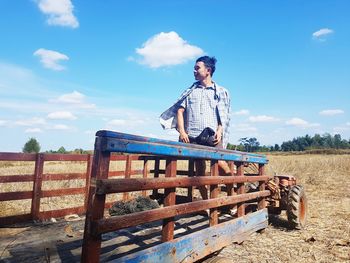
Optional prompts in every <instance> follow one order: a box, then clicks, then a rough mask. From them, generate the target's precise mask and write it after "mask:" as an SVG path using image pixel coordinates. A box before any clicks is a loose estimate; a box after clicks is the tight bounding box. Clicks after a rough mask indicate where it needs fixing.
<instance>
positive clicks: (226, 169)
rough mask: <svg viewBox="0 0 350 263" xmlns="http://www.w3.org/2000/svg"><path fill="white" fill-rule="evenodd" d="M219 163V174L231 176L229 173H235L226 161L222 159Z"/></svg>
mask: <svg viewBox="0 0 350 263" xmlns="http://www.w3.org/2000/svg"><path fill="white" fill-rule="evenodd" d="M218 164H219V175H220V176H226V175H227V176H229V175H233V173H232V171H231V169H230V166H229V165H228V163H227V162H226V161H222V160H220V161H219V162H218Z"/></svg>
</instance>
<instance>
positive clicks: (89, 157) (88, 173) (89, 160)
mask: <svg viewBox="0 0 350 263" xmlns="http://www.w3.org/2000/svg"><path fill="white" fill-rule="evenodd" d="M92 157H93V156H92V155H91V154H88V155H87V166H86V178H85V199H84V208H85V211H86V209H87V204H88V198H89V187H90V178H91V164H92Z"/></svg>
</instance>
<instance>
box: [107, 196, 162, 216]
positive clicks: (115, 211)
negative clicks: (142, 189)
mask: <svg viewBox="0 0 350 263" xmlns="http://www.w3.org/2000/svg"><path fill="white" fill-rule="evenodd" d="M155 208H159V204H158V203H157V201H155V200H152V199H151V198H149V197H143V196H138V197H137V198H136V199H133V200H128V201H117V202H116V203H115V204H114V205H113V206H112V207H111V208H110V209H109V214H110V215H111V216H120V215H125V214H131V213H136V212H141V211H146V210H151V209H155Z"/></svg>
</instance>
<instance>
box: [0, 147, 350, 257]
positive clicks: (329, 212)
mask: <svg viewBox="0 0 350 263" xmlns="http://www.w3.org/2000/svg"><path fill="white" fill-rule="evenodd" d="M268 159H269V164H268V165H267V173H268V174H269V175H273V174H275V173H276V174H289V175H294V176H295V177H296V178H297V180H298V182H299V184H301V185H303V186H304V188H305V190H306V194H307V198H308V223H307V226H306V228H305V229H304V230H302V231H292V230H289V229H288V228H287V225H286V217H285V215H284V214H282V216H281V217H271V218H270V224H269V227H268V228H267V229H266V230H265V231H264V232H263V233H255V234H253V235H252V236H251V237H250V238H249V239H248V240H246V241H245V242H244V243H242V244H240V245H237V244H233V245H230V246H228V247H226V248H225V249H223V250H222V251H221V253H220V255H221V256H225V257H228V258H231V259H232V260H233V262H241V263H244V262H350V190H349V186H350V155H317V154H310V155H306V154H305V155H269V156H268ZM180 165H181V164H180ZM122 166H123V165H122ZM45 167H46V168H45V169H47V172H60V173H64V172H72V171H73V170H74V172H83V171H85V169H86V167H85V165H83V164H79V163H76V164H74V165H73V164H72V165H67V164H62V163H58V162H56V163H55V162H53V163H51V164H48V165H47V166H45ZM33 169H34V165H33V164H21V163H18V164H16V165H10V164H8V163H5V162H2V163H1V164H0V176H1V175H8V174H27V173H32V170H33ZM114 169H115V170H118V169H120V168H118V167H115V168H114ZM134 169H139V168H137V167H135V168H134ZM83 185H84V180H70V181H65V182H62V185H55V187H54V188H61V187H81V186H83ZM44 187H47V188H48V189H50V188H51V186H50V185H49V184H48V185H46V186H44ZM1 188H2V189H1V192H6V191H15V190H17V191H18V189H21V190H28V191H30V190H31V188H32V184H31V183H23V184H21V185H19V184H11V185H10V184H3V185H1ZM65 198H66V199H61V200H60V199H57V200H54V199H46V200H43V203H42V207H43V208H44V209H54V208H55V206H56V205H57V204H62V203H65V204H67V206H75V204H78V203H79V204H80V205H81V204H82V199H83V198H82V197H81V196H70V197H69V196H68V197H65ZM29 210H30V202H29V201H28V202H26V201H20V202H17V203H15V202H12V203H11V202H0V211H2V213H1V214H2V215H11V214H17V213H18V212H21V213H23V212H28V211H29Z"/></svg>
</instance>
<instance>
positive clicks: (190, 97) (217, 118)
mask: <svg viewBox="0 0 350 263" xmlns="http://www.w3.org/2000/svg"><path fill="white" fill-rule="evenodd" d="M215 64H216V59H215V57H209V56H203V57H200V58H198V59H197V60H196V64H195V65H194V77H195V79H196V82H195V83H193V85H192V86H191V87H190V88H188V89H187V90H186V91H185V92H184V93H183V94H182V95H181V96H180V98H179V99H178V100H177V102H175V104H174V105H173V106H171V107H170V108H169V109H168V110H166V111H165V112H164V113H162V115H161V116H160V123H161V125H162V126H163V128H176V129H177V130H178V132H179V133H180V136H179V140H180V141H182V142H184V143H193V140H192V139H191V138H195V137H197V136H198V135H199V134H200V133H201V132H202V131H203V130H204V129H205V128H207V127H209V128H211V129H213V130H214V131H215V135H214V138H215V139H214V145H215V147H217V148H222V149H223V148H226V146H227V143H228V136H229V122H230V116H229V113H230V97H229V93H228V91H227V90H226V89H225V88H223V87H221V86H219V85H217V84H216V83H215V82H214V81H213V80H212V76H213V74H214V72H215ZM195 164H196V174H197V175H199V176H203V175H205V161H204V160H200V161H196V162H195ZM219 170H220V175H222V174H224V175H231V171H230V168H229V166H228V164H227V163H226V162H225V161H219ZM199 190H200V192H201V195H202V198H203V199H208V191H207V189H206V187H205V186H203V187H200V188H199Z"/></svg>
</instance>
